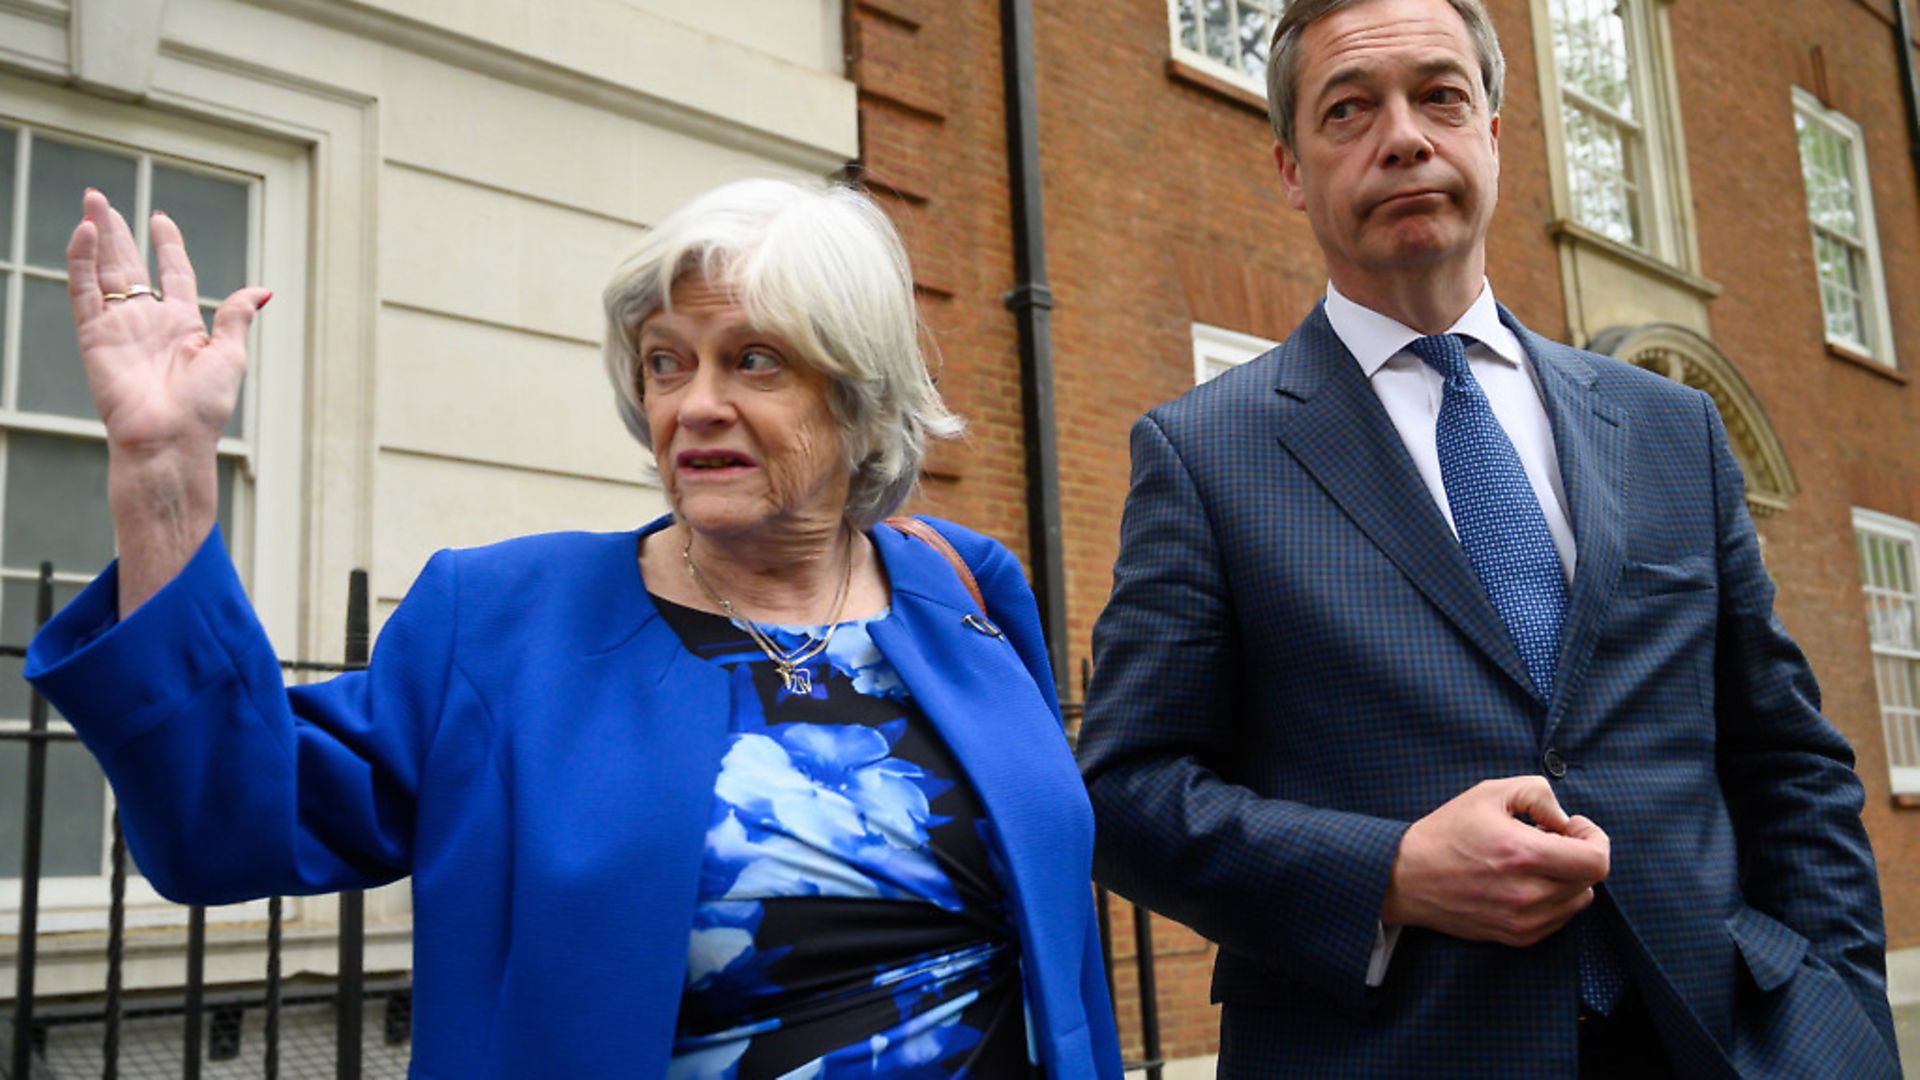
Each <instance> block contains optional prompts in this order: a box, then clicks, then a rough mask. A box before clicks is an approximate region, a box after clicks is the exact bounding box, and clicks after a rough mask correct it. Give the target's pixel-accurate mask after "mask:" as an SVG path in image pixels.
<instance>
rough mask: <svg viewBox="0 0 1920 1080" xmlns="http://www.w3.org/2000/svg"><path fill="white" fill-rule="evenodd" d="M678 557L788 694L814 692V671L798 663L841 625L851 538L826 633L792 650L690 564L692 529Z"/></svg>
mask: <svg viewBox="0 0 1920 1080" xmlns="http://www.w3.org/2000/svg"><path fill="white" fill-rule="evenodd" d="M680 558H681V559H682V560H683V561H685V562H686V564H687V574H688V575H689V576H691V577H692V578H693V581H694V584H696V585H698V586H700V591H701V592H704V593H706V594H707V599H709V600H711V601H713V602H714V603H716V604H718V605H720V610H722V611H724V612H726V613H727V616H728V617H729V618H731V619H733V620H734V621H735V622H738V623H740V624H741V625H742V626H744V627H745V628H746V631H747V636H748V637H750V638H752V639H753V643H754V644H755V645H758V646H759V647H760V651H761V652H763V653H766V654H767V659H769V660H771V661H773V667H774V670H776V671H778V672H779V673H780V684H781V685H782V686H785V687H786V688H787V692H788V693H790V694H811V693H813V673H812V672H810V671H808V670H807V669H806V668H803V667H801V666H800V665H801V664H804V663H806V662H807V661H809V660H811V659H813V658H814V657H816V656H819V655H820V654H821V653H823V652H826V651H827V643H828V642H830V641H832V640H833V632H834V631H835V630H838V629H839V628H840V615H841V613H842V612H844V611H846V609H847V592H848V590H849V589H850V587H851V586H852V585H853V542H852V541H851V540H849V541H848V542H847V572H846V574H845V576H843V577H842V578H841V579H840V592H839V595H837V596H835V597H834V598H833V614H832V615H831V616H829V617H828V618H827V632H826V634H825V636H823V637H820V638H818V639H816V638H815V637H814V636H813V635H812V634H808V635H807V640H806V642H805V643H804V644H801V645H799V646H797V647H795V648H793V649H791V650H787V649H782V648H781V647H780V646H778V645H776V644H774V643H773V639H772V638H770V637H768V636H767V634H766V632H765V631H763V630H761V629H760V627H759V624H757V623H755V622H754V621H753V620H752V619H749V618H747V617H746V616H745V615H742V614H740V613H739V612H738V611H736V610H734V607H733V604H732V602H731V601H729V600H728V599H727V598H726V597H724V596H721V595H720V593H719V590H717V589H715V588H714V587H713V586H712V585H711V584H710V583H708V581H707V578H706V575H705V574H702V573H701V572H700V568H699V567H697V566H695V565H693V529H692V528H688V529H687V544H686V546H685V547H683V548H681V549H680Z"/></svg>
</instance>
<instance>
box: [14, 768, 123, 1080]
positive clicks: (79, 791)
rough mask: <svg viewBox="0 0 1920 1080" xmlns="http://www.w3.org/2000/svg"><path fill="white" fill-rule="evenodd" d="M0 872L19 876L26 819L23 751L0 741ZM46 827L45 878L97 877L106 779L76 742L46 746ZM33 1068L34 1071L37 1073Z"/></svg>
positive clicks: (103, 832) (43, 837) (42, 860)
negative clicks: (22, 836)
mask: <svg viewBox="0 0 1920 1080" xmlns="http://www.w3.org/2000/svg"><path fill="white" fill-rule="evenodd" d="M0 777H4V778H5V779H4V780H0V793H4V794H0V877H10V878H17V877H19V876H20V854H21V853H20V839H21V838H20V834H21V830H22V826H23V824H24V823H25V818H26V796H27V783H26V778H27V751H26V746H25V745H24V744H22V743H17V742H0ZM42 820H43V821H44V822H45V831H44V832H42V833H41V834H40V835H41V846H40V852H41V857H40V870H41V873H43V874H46V875H48V876H49V877H96V876H98V875H99V873H100V865H101V858H100V854H101V849H102V848H103V846H104V841H105V836H106V824H107V812H106V781H105V780H104V779H103V778H102V777H101V775H100V767H99V766H98V765H95V764H94V762H93V755H91V754H89V753H87V749H86V747H84V746H81V745H79V744H78V743H54V744H52V745H50V746H49V747H47V801H46V816H45V818H43V819H42ZM37 1071H38V1070H36V1072H37Z"/></svg>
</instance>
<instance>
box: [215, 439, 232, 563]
mask: <svg viewBox="0 0 1920 1080" xmlns="http://www.w3.org/2000/svg"><path fill="white" fill-rule="evenodd" d="M217 469H218V472H217V474H216V479H215V481H214V483H215V485H216V486H217V488H218V490H219V493H220V494H219V499H220V508H219V509H218V510H217V511H216V512H215V515H216V516H215V518H214V520H215V521H216V522H217V523H218V524H219V526H220V536H221V537H222V538H223V539H225V540H226V542H227V550H228V551H232V550H233V474H234V464H233V459H232V458H221V459H220V464H219V465H218V466H217Z"/></svg>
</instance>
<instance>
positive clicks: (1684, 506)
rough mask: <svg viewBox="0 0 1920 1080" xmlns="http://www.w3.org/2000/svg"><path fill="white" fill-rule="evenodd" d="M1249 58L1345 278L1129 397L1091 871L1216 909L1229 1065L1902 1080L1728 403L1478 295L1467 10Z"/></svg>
mask: <svg viewBox="0 0 1920 1080" xmlns="http://www.w3.org/2000/svg"><path fill="white" fill-rule="evenodd" d="M1271 55H1272V61H1271V68H1270V77H1269V92H1270V98H1271V108H1272V114H1273V120H1274V129H1275V133H1276V135H1277V136H1278V145H1277V146H1276V149H1275V157H1276V160H1277V162H1278V164H1279V170H1280V181H1281V185H1282V187H1283V189H1284V191H1285V194H1286V198H1287V201H1288V202H1289V203H1290V204H1291V205H1292V206H1293V208H1294V209H1296V210H1299V211H1302V212H1304V213H1305V214H1306V215H1307V220H1308V222H1309V223H1310V225H1311V227H1312V230H1313V234H1314V237H1315V239H1316V240H1317V241H1318V243H1319V245H1320V248H1321V250H1322V252H1323V254H1324V256H1325V261H1326V267H1327V275H1328V278H1329V279H1330V284H1329V286H1328V289H1327V298H1326V301H1325V303H1323V304H1321V305H1319V306H1317V307H1316V309H1315V310H1314V311H1313V313H1312V314H1311V315H1309V316H1308V317H1307V319H1306V321H1305V322H1303V323H1302V324H1301V325H1300V327H1299V328H1298V329H1297V330H1296V331H1295V332H1294V334H1293V335H1292V336H1291V337H1290V338H1289V339H1288V340H1287V341H1286V343H1285V344H1283V345H1281V346H1280V347H1279V348H1277V349H1275V350H1273V351H1272V352H1271V353H1269V354H1267V355H1266V356H1264V357H1261V358H1260V359H1258V360H1255V361H1253V362H1252V363H1249V364H1246V365H1244V366H1243V367H1241V368H1238V369H1236V370H1234V371H1232V372H1229V373H1227V374H1225V375H1222V376H1221V377H1220V378H1218V379H1216V380H1214V381H1213V382H1211V383H1208V384H1207V385H1205V386H1202V387H1199V388H1197V389H1195V390H1194V391H1193V392H1191V393H1189V394H1187V395H1186V396H1184V397H1182V398H1180V399H1179V400H1177V401H1174V402H1171V403H1168V404H1166V405H1162V406H1160V407H1159V408H1156V409H1154V410H1153V411H1152V412H1150V413H1148V414H1147V415H1146V416H1145V417H1143V418H1142V419H1141V420H1140V421H1139V422H1138V423H1137V424H1136V425H1135V427H1134V430H1133V436H1132V452H1133V483H1132V490H1131V492H1130V494H1129V496H1128V500H1127V509H1126V514H1125V519H1124V524H1123V527H1122V533H1121V549H1120V558H1119V561H1118V563H1117V564H1116V566H1115V569H1114V588H1113V596H1112V600H1111V602H1110V604H1109V605H1108V607H1107V609H1106V611H1105V613H1104V614H1103V615H1102V616H1101V618H1100V621H1099V624H1098V625H1097V626H1096V628H1095V630H1094V661H1095V668H1094V672H1095V674H1094V682H1093V687H1092V690H1091V692H1090V696H1089V700H1088V704H1087V714H1086V721H1085V727H1084V730H1083V733H1082V742H1081V761H1082V770H1083V772H1084V774H1085V777H1086V780H1087V784H1088V787H1089V790H1090V791H1091V793H1092V797H1093V803H1094V807H1095V812H1096V815H1097V818H1098V842H1097V854H1096V871H1097V873H1098V875H1099V876H1100V877H1101V878H1102V879H1103V880H1104V881H1106V882H1107V883H1108V884H1110V885H1112V886H1113V887H1114V888H1116V889H1117V890H1119V891H1120V892H1121V893H1122V894H1124V895H1127V896H1130V897H1133V898H1134V899H1136V900H1139V901H1141V902H1143V903H1145V904H1146V905H1148V906H1149V907H1152V908H1154V909H1155V910H1158V911H1160V912H1163V913H1165V914H1167V915H1169V916H1171V917H1173V918H1175V919H1178V920H1180V921H1182V922H1185V923H1187V924H1189V925H1191V926H1193V927H1194V928H1196V929H1197V930H1199V931H1200V932H1201V933H1203V934H1205V935H1206V936H1207V937H1209V938H1211V939H1212V940H1214V941H1215V942H1217V943H1219V946H1220V953H1219V959H1218V961H1217V963H1216V966H1215V970H1214V982H1213V992H1214V997H1215V999H1216V1000H1217V1001H1219V1002H1221V1003H1222V1004H1223V1006H1224V1007H1223V1009H1222V1013H1221V1054H1220V1073H1221V1075H1222V1076H1228V1077H1264V1076H1289V1077H1291V1076H1303V1075H1324V1076H1423V1077H1425V1076H1455V1075H1458V1076H1469V1075H1470V1076H1526V1077H1535V1076H1574V1075H1582V1076H1612V1075H1633V1076H1635V1077H1636V1080H1644V1078H1650V1077H1655V1076H1661V1075H1680V1076H1689V1077H1691V1076H1732V1075H1760V1076H1795V1077H1798V1076H1848V1077H1880V1076H1897V1075H1898V1072H1899V1065H1898V1061H1897V1058H1896V1051H1895V1049H1894V1037H1893V1025H1892V1018H1891V1015H1890V1012H1889V1009H1888V1006H1887V1001H1886V997H1885V973H1884V968H1885V936H1884V929H1883V925H1882V918H1881V911H1880V902H1879V891H1878V884H1877V881H1876V875H1875V871H1874V865H1873V856H1872V852H1871V851H1870V850H1869V848H1868V845H1867V838H1866V835H1865V832H1864V830H1863V829H1862V827H1861V823H1860V818H1859V813H1860V808H1861V804H1862V790H1861V786H1860V783H1859V781H1858V779H1857V778H1856V777H1855V775H1854V773H1853V771H1852V752H1851V750H1850V748H1849V747H1848V745H1847V743H1846V741H1845V740H1844V739H1843V738H1842V737H1841V736H1840V735H1839V733H1838V732H1836V731H1835V730H1834V729H1833V727H1832V726H1831V725H1830V724H1829V723H1827V721H1826V720H1825V719H1824V718H1823V717H1822V716H1821V715H1820V712H1819V704H1818V690H1817V688H1816V687H1815V685H1814V680H1813V676H1812V673H1811V672H1810V671H1809V669H1808V667H1807V664H1806V661H1805V659H1804V657H1803V656H1802V655H1801V653H1800V651H1799V650H1798V649H1797V648H1796V647H1795V646H1794V644H1793V642H1792V641H1791V640H1790V639H1789V638H1788V637H1787V636H1786V634H1785V632H1784V630H1783V629H1782V628H1781V626H1780V625H1779V623H1778V622H1777V620H1776V619H1775V618H1774V616H1773V611H1772V602H1773V588H1772V585H1771V583H1770V581H1769V579H1768V577H1767V573H1766V570H1765V568H1764V567H1763V566H1762V564H1761V561H1760V552H1759V547H1758V544H1757V541H1756V539H1755V535H1754V531H1753V526H1752V523H1751V522H1750V520H1749V519H1748V516H1747V513H1746V510H1745V506H1744V502H1743V496H1742V480H1741V474H1740V470H1739V467H1738V465H1737V464H1736V462H1735V461H1734V459H1733V457H1732V455H1731V454H1730V452H1729V450H1728V446H1727V438H1726V434H1725V431H1724V429H1723V428H1722V426H1721V423H1720V419H1719V415H1718V413H1717V412H1716V411H1715V408H1714V406H1713V404H1712V402H1711V401H1710V400H1709V399H1707V398H1706V396H1705V395H1703V394H1700V393H1698V392H1696V391H1693V390H1690V389H1687V388H1686V387H1683V386H1680V385H1678V384H1676V383H1673V382H1669V381H1666V380H1664V379H1661V378H1659V377H1657V376H1655V375H1652V374H1650V373H1647V372H1645V371H1642V370H1639V369H1637V368H1634V367H1631V366H1629V365H1626V364H1622V363H1619V362H1617V361H1614V360H1612V359H1609V358H1606V357H1602V356H1598V355H1595V354H1592V353H1586V352H1581V351H1579V350H1575V349H1570V348H1566V347H1564V346H1561V345H1557V344H1555V343H1553V342H1550V341H1547V340H1546V339H1544V338H1541V337H1539V336H1538V335H1536V334H1534V333H1532V332H1531V331H1529V330H1527V329H1526V328H1525V327H1524V326H1522V325H1521V324H1520V323H1519V322H1518V321H1517V320H1515V319H1514V317H1513V316H1512V314H1511V313H1509V312H1508V311H1506V310H1505V309H1504V308H1501V307H1499V306H1498V305H1497V304H1496V303H1495V301H1494V298H1493V295H1492V291H1491V286H1490V285H1489V284H1488V282H1487V280H1486V276H1485V263H1486V234H1487V228H1488V224H1489V221H1490V220H1491V217H1492V214H1493V208H1494V201H1495V192H1496V187H1497V179H1498V172H1499V147H1500V143H1499V135H1500V118H1499V115H1498V111H1499V101H1500V90H1501V80H1502V72H1503V66H1504V65H1503V61H1502V59H1501V56H1500V51H1499V42H1498V40H1497V38H1496V36H1495V34H1494V31H1493V27H1492V25H1491V23H1490V22H1489V20H1488V18H1487V15H1486V12H1485V11H1484V9H1483V8H1482V6H1481V2H1480V0H1294V2H1293V3H1292V4H1291V5H1290V6H1289V7H1288V9H1287V12H1286V14H1285V15H1284V17H1283V18H1282V20H1281V22H1280V24H1279V26H1278V28H1277V30H1276V33H1275V39H1274V46H1273V50H1272V54H1271Z"/></svg>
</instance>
